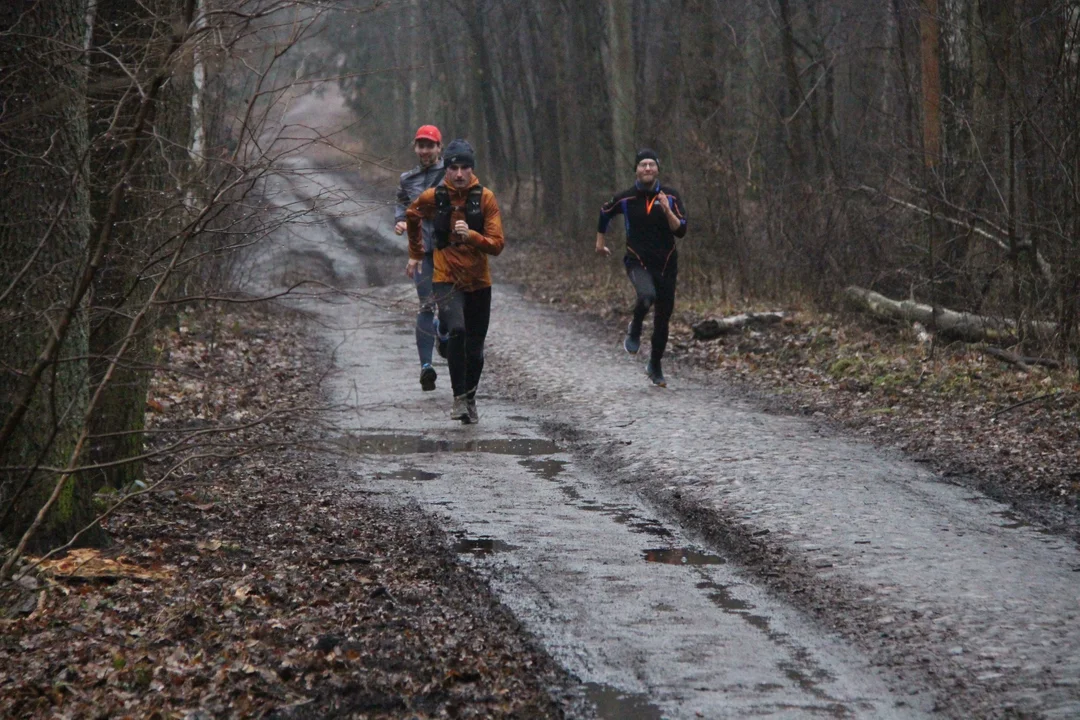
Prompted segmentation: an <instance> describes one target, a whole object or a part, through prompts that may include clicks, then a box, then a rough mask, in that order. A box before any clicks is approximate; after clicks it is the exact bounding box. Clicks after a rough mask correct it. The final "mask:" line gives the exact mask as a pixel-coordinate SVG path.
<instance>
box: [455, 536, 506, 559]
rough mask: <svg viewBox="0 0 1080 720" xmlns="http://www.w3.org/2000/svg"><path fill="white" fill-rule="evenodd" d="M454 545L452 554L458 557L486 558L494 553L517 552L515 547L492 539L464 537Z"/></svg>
mask: <svg viewBox="0 0 1080 720" xmlns="http://www.w3.org/2000/svg"><path fill="white" fill-rule="evenodd" d="M458 537H459V538H460V539H459V540H458V541H457V542H456V543H454V552H456V553H457V554H459V555H473V556H474V557H487V556H488V555H494V554H495V553H501V552H510V551H511V550H517V549H518V548H517V545H511V544H510V543H508V542H503V541H502V540H497V539H496V538H493V537H483V536H481V537H464V536H462V535H459V536H458Z"/></svg>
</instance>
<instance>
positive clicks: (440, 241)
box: [431, 182, 454, 250]
mask: <svg viewBox="0 0 1080 720" xmlns="http://www.w3.org/2000/svg"><path fill="white" fill-rule="evenodd" d="M453 214H454V206H453V205H451V204H450V191H449V190H447V189H446V186H445V185H443V184H442V183H441V182H440V183H439V184H438V185H436V186H435V217H434V219H433V220H432V232H431V234H432V238H433V239H434V240H435V248H436V249H438V250H442V249H444V248H445V247H447V246H448V245H449V244H450V218H451V217H452V216H453Z"/></svg>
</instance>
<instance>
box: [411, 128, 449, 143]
mask: <svg viewBox="0 0 1080 720" xmlns="http://www.w3.org/2000/svg"><path fill="white" fill-rule="evenodd" d="M417 140H430V141H431V142H433V143H438V144H440V145H442V133H440V132H439V128H437V127H435V126H434V125H421V126H420V129H419V130H417V131H416V137H414V138H413V142H416V141H417Z"/></svg>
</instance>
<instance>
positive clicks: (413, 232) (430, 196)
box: [405, 176, 504, 292]
mask: <svg viewBox="0 0 1080 720" xmlns="http://www.w3.org/2000/svg"><path fill="white" fill-rule="evenodd" d="M479 184H480V181H479V180H478V179H477V178H476V177H475V176H474V177H473V181H472V183H470V184H469V187H467V188H465V189H463V190H458V189H457V188H455V187H454V186H453V185H451V184H450V183H448V182H446V181H445V180H444V181H443V185H446V188H447V189H448V190H449V191H450V204H451V205H453V206H454V214H453V216H452V217H451V220H450V222H451V223H456V222H457V221H458V220H464V219H465V201H466V200H467V199H468V197H469V188H472V187H474V186H475V185H479ZM480 210H481V211H482V212H483V213H484V232H483V234H480V233H478V232H476V231H475V230H469V237H468V239H467V240H465V241H464V242H460V243H458V244H454V245H451V246H450V247H448V248H446V249H445V250H435V254H434V260H435V273H434V275H433V276H432V278H431V280H432V282H437V283H438V282H443V283H454V285H455V286H456V287H457V288H458V289H460V290H464V291H465V292H472V291H473V290H481V289H483V288H486V287H491V272H490V270H488V259H487V256H488V255H498V254H499V253H501V252H502V249H503V244H504V240H503V229H502V216H501V215H500V214H499V204H498V203H497V202H496V201H495V193H493V192H491V190H489V189H488V188H484V192H483V193H482V194H481V195H480ZM434 217H435V188H428V189H427V190H425V191H424V192H422V193H420V197H418V198H416V200H414V201H413V203H412V205H410V206H409V209H408V210H406V211H405V222H406V223H407V224H408V228H409V257H410V258H412V259H413V260H420V259H422V258H423V257H424V239H423V234H422V232H421V226H420V223H421V221H422V220H425V219H428V220H430V219H432V218H434ZM452 226H453V225H451V227H452ZM458 239H460V236H458V235H452V236H451V240H452V241H455V242H456V241H457V240H458Z"/></svg>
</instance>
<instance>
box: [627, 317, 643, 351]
mask: <svg viewBox="0 0 1080 720" xmlns="http://www.w3.org/2000/svg"><path fill="white" fill-rule="evenodd" d="M622 346H623V350H625V351H626V352H628V353H630V354H631V355H637V351H638V350H640V349H641V332H640V331H639V332H638V334H637V335H634V323H632V322H631V323H630V324H629V325H627V326H626V337H625V338H623V341H622Z"/></svg>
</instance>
